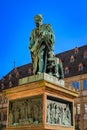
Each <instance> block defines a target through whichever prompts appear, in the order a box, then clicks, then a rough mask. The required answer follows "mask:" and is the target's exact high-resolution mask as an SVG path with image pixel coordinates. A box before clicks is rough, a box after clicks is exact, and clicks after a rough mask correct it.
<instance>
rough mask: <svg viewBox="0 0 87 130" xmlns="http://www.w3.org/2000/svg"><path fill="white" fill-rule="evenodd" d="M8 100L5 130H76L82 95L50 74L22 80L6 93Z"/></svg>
mask: <svg viewBox="0 0 87 130" xmlns="http://www.w3.org/2000/svg"><path fill="white" fill-rule="evenodd" d="M4 94H5V95H6V96H7V97H8V100H9V107H8V113H7V117H8V120H7V126H6V129H5V130H75V128H74V127H75V122H74V113H73V109H74V98H76V97H77V96H78V93H77V92H76V91H75V90H72V89H71V88H67V86H66V87H65V86H64V81H63V80H61V81H58V80H57V79H56V78H55V77H53V76H50V75H48V74H45V73H44V74H39V75H36V76H30V77H26V78H23V79H20V80H19V86H17V87H14V88H10V89H7V90H5V91H4Z"/></svg>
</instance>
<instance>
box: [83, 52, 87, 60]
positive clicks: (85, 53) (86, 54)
mask: <svg viewBox="0 0 87 130" xmlns="http://www.w3.org/2000/svg"><path fill="white" fill-rule="evenodd" d="M83 57H84V59H87V51H85V52H84V54H83Z"/></svg>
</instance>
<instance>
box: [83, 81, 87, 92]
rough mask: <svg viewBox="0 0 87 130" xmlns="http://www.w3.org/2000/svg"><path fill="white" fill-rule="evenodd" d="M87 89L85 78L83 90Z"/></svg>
mask: <svg viewBox="0 0 87 130" xmlns="http://www.w3.org/2000/svg"><path fill="white" fill-rule="evenodd" d="M86 89H87V80H86V79H85V80H83V90H86Z"/></svg>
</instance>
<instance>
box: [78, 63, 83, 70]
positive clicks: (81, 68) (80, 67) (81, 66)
mask: <svg viewBox="0 0 87 130" xmlns="http://www.w3.org/2000/svg"><path fill="white" fill-rule="evenodd" d="M82 70H83V64H82V63H80V64H79V66H78V71H82Z"/></svg>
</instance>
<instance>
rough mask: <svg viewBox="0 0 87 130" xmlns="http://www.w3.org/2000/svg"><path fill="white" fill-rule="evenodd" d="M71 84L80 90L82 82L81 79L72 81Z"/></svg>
mask: <svg viewBox="0 0 87 130" xmlns="http://www.w3.org/2000/svg"><path fill="white" fill-rule="evenodd" d="M71 86H72V87H75V88H76V89H77V90H79V89H80V82H79V81H76V82H71Z"/></svg>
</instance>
